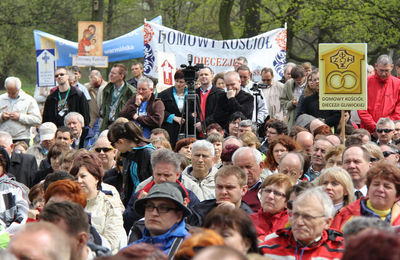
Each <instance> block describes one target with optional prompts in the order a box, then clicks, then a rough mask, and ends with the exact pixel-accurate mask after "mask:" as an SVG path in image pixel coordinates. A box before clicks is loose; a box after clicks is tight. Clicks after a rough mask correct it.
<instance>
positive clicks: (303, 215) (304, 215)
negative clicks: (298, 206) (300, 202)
mask: <svg viewBox="0 0 400 260" xmlns="http://www.w3.org/2000/svg"><path fill="white" fill-rule="evenodd" d="M288 215H289V217H290V218H292V219H295V220H296V219H299V218H300V217H301V218H302V219H303V220H304V221H306V222H311V221H313V220H315V219H317V218H324V217H325V216H324V215H322V216H311V215H309V214H307V213H298V212H289V213H288Z"/></svg>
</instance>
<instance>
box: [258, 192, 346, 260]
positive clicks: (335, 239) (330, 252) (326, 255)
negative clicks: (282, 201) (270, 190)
mask: <svg viewBox="0 0 400 260" xmlns="http://www.w3.org/2000/svg"><path fill="white" fill-rule="evenodd" d="M334 215H335V208H334V206H333V203H332V200H331V199H330V197H329V196H328V194H327V193H325V192H324V191H322V188H321V187H316V188H312V189H309V190H306V191H305V192H304V193H302V194H301V195H299V196H298V197H296V198H295V199H294V201H293V210H291V211H290V212H289V223H290V228H287V229H280V230H278V231H276V232H275V233H273V234H271V235H269V236H267V237H266V238H265V242H263V243H262V244H260V250H261V252H262V253H263V254H264V256H267V257H270V258H273V259H278V258H279V259H283V258H285V259H286V258H290V259H291V258H295V259H341V258H342V255H343V248H344V239H343V235H342V233H340V232H338V231H336V230H333V229H329V226H330V224H331V222H332V219H333V217H334Z"/></svg>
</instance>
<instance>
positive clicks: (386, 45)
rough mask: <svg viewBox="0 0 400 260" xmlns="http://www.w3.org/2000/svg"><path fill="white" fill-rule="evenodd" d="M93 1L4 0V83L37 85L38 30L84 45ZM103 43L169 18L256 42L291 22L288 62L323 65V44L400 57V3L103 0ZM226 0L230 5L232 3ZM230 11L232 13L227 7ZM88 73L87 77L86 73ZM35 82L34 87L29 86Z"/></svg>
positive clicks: (168, 22) (207, 33) (0, 48)
mask: <svg viewBox="0 0 400 260" xmlns="http://www.w3.org/2000/svg"><path fill="white" fill-rule="evenodd" d="M93 2H94V1H93V0H86V1H81V0H69V1H57V0H30V1H28V2H27V1H26V0H1V1H0V10H2V12H0V40H1V44H0V86H1V85H3V84H2V83H1V82H3V81H4V78H5V77H6V76H10V75H15V76H18V77H20V78H22V80H23V82H24V84H28V85H34V84H35V82H36V78H35V77H36V71H35V70H36V68H35V48H34V42H33V33H32V31H33V30H34V29H38V30H42V31H45V32H48V33H51V34H54V35H57V36H60V37H62V38H66V39H68V40H72V41H77V22H78V21H85V20H86V21H89V20H91V19H92V16H93V14H92V13H93V10H92V9H93ZM99 2H100V3H101V4H102V7H103V8H101V9H100V10H98V12H97V13H96V15H98V16H97V17H102V18H103V22H104V30H105V32H104V40H108V39H111V38H115V37H117V36H120V35H122V34H125V33H127V32H130V31H131V30H132V29H134V28H136V27H138V26H140V25H142V24H143V21H144V19H147V20H150V19H152V18H154V17H156V16H158V15H162V17H163V24H164V25H165V26H168V27H171V28H173V29H176V30H180V31H183V32H185V33H190V34H194V35H199V36H203V37H208V38H213V39H222V38H225V39H226V38H239V37H250V36H253V35H256V34H260V33H263V32H265V31H269V30H272V29H275V28H278V27H283V26H284V24H285V23H287V29H288V31H287V35H288V48H287V51H288V57H289V58H290V59H291V60H295V61H297V62H302V61H306V60H307V61H312V62H313V63H314V65H317V60H318V44H319V43H324V42H325V43H326V42H365V43H368V55H369V62H370V63H373V61H374V60H375V59H376V57H377V56H378V55H379V54H382V53H385V52H388V51H389V50H393V53H394V57H395V58H396V57H397V56H400V53H399V49H398V46H399V42H400V1H397V0H309V1H304V0H186V1H182V0H141V1H132V0H99ZM224 2H225V5H224V4H223V3H224ZM226 3H227V4H226ZM221 6H222V7H223V8H228V9H221ZM85 76H86V75H85ZM29 83H30V84H29Z"/></svg>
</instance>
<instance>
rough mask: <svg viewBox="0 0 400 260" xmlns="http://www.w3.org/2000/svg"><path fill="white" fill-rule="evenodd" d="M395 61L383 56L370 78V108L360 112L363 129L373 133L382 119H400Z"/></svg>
mask: <svg viewBox="0 0 400 260" xmlns="http://www.w3.org/2000/svg"><path fill="white" fill-rule="evenodd" d="M392 70H393V61H392V59H391V58H390V57H389V56H388V55H381V56H379V57H378V60H377V62H376V64H375V72H376V73H375V74H374V75H371V76H368V80H367V85H368V108H367V110H359V111H358V115H359V116H360V120H361V123H360V126H361V128H365V129H367V130H368V131H369V132H370V133H373V132H374V131H375V130H376V129H377V128H378V127H377V121H378V120H379V118H381V117H388V118H390V119H391V120H399V119H400V79H398V78H396V77H393V76H392V75H391V72H392Z"/></svg>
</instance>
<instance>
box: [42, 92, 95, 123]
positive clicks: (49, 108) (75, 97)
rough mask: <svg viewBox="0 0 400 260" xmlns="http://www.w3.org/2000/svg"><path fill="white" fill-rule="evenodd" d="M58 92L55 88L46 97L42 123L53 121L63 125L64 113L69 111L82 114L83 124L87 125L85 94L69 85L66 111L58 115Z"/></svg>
mask: <svg viewBox="0 0 400 260" xmlns="http://www.w3.org/2000/svg"><path fill="white" fill-rule="evenodd" d="M58 93H59V90H58V88H57V90H56V91H54V92H53V93H51V94H50V95H49V96H48V97H47V99H46V102H45V103H44V108H43V123H44V122H53V123H54V124H56V126H64V117H65V115H66V114H68V113H69V112H78V113H80V114H81V115H82V116H83V118H84V120H85V126H88V125H89V123H90V114H89V103H88V101H87V99H86V97H85V95H84V94H83V93H82V92H81V91H80V90H77V89H76V88H75V87H71V90H70V92H69V94H68V98H67V106H68V111H67V112H65V113H64V115H63V116H60V115H59V114H58V112H59V111H58V110H57V107H58V100H59V98H58Z"/></svg>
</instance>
